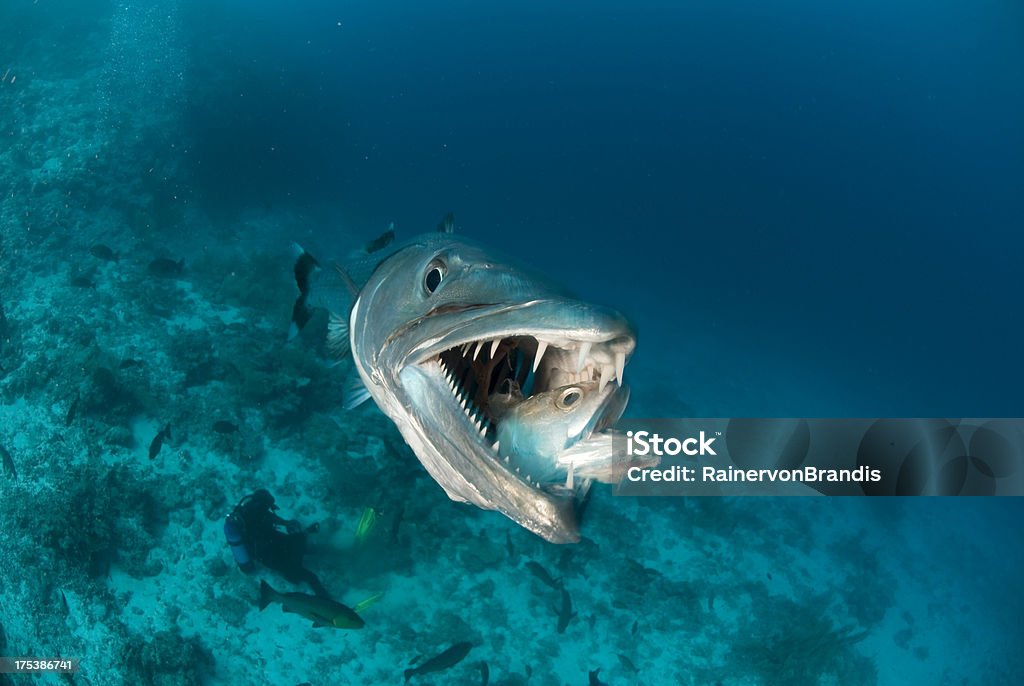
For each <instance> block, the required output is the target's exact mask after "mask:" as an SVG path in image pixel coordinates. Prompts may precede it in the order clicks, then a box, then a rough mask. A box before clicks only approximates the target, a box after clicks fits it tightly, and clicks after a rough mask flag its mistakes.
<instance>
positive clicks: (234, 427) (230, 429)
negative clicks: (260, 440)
mask: <svg viewBox="0 0 1024 686" xmlns="http://www.w3.org/2000/svg"><path fill="white" fill-rule="evenodd" d="M213 430H214V431H216V432H217V433H219V434H234V433H238V424H232V423H231V422H226V421H224V420H221V421H219V422H214V423H213Z"/></svg>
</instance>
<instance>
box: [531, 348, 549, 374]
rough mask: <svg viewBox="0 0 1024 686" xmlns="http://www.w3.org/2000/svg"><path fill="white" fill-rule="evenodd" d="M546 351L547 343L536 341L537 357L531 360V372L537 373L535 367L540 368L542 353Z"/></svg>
mask: <svg viewBox="0 0 1024 686" xmlns="http://www.w3.org/2000/svg"><path fill="white" fill-rule="evenodd" d="M547 349H548V342H547V341H537V356H536V357H534V358H533V371H535V372H536V371H537V367H539V366H540V358H542V357H544V353H545V352H547Z"/></svg>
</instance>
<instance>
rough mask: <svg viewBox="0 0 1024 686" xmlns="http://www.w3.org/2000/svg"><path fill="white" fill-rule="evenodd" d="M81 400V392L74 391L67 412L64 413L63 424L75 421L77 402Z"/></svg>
mask: <svg viewBox="0 0 1024 686" xmlns="http://www.w3.org/2000/svg"><path fill="white" fill-rule="evenodd" d="M81 400H82V394H81V393H75V399H74V400H72V401H71V407H69V408H68V413H67V414H66V415H64V426H71V422H73V421H75V417H76V416H77V415H78V403H79V402H80V401H81Z"/></svg>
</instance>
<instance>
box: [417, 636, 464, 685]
mask: <svg viewBox="0 0 1024 686" xmlns="http://www.w3.org/2000/svg"><path fill="white" fill-rule="evenodd" d="M472 648H473V644H472V643H469V642H468V641H463V642H462V643H456V644H455V645H453V646H452V647H451V648H449V649H448V650H446V651H444V652H443V653H441V654H440V655H436V656H434V657H432V658H430V659H429V660H427V661H426V662H424V663H423V664H421V665H420V666H419V667H415V668H413V669H407V670H405V672H404V673H403V674H404V676H405V681H406V682H407V683H408V681H409V679H411V678H412V677H414V676H416V675H417V674H429V673H430V672H440V671H441V670H443V669H448V668H449V667H454V666H455V665H457V664H459V663H460V662H462V660H463V659H465V657H466V656H467V655H469V651H470V650H471V649H472Z"/></svg>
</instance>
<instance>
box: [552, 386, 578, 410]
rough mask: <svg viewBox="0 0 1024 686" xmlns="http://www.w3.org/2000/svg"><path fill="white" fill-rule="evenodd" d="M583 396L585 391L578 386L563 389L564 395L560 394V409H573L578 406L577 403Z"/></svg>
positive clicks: (558, 403)
mask: <svg viewBox="0 0 1024 686" xmlns="http://www.w3.org/2000/svg"><path fill="white" fill-rule="evenodd" d="M582 397H583V393H582V392H581V391H580V389H578V388H567V389H565V390H564V391H562V395H560V396H558V402H557V403H556V404H557V405H558V409H560V410H571V409H572V408H573V407H575V406H576V403H578V402H579V401H580V398H582Z"/></svg>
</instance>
